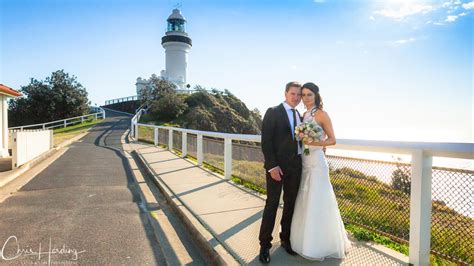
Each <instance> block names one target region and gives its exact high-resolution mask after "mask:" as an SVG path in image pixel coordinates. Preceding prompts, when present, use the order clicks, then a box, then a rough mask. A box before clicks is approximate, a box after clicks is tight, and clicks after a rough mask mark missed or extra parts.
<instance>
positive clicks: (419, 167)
mask: <svg viewBox="0 0 474 266" xmlns="http://www.w3.org/2000/svg"><path fill="white" fill-rule="evenodd" d="M140 116H141V111H140V112H139V113H137V115H135V116H134V118H135V119H132V129H133V133H134V134H132V136H133V137H134V139H135V141H136V140H138V127H139V126H142V127H151V128H153V131H154V143H155V145H158V129H165V130H168V134H169V135H168V149H169V150H172V149H173V131H177V132H181V133H182V134H183V135H182V138H181V139H182V144H181V145H182V149H181V150H182V157H185V156H186V155H187V134H195V135H196V136H197V149H196V154H197V161H198V165H199V166H201V165H202V163H203V136H207V137H214V138H220V139H224V176H225V178H227V179H229V178H231V173H232V141H234V140H236V141H250V142H257V143H260V142H261V135H245V134H228V133H220V132H208V131H199V130H190V129H183V128H175V127H167V126H155V125H149V124H141V123H138V121H139V117H140ZM331 148H334V149H341V150H356V151H369V152H384V153H397V154H407V155H411V158H412V161H411V166H412V176H411V180H412V182H411V193H410V194H411V195H410V240H409V254H410V263H411V264H414V265H428V264H429V255H430V238H431V179H432V173H431V171H432V170H431V169H432V158H433V157H434V156H436V157H448V158H457V159H470V160H472V159H474V144H473V143H437V142H399V141H374V140H353V139H339V140H338V141H337V145H335V146H331Z"/></svg>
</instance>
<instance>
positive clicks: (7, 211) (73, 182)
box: [0, 113, 165, 265]
mask: <svg viewBox="0 0 474 266" xmlns="http://www.w3.org/2000/svg"><path fill="white" fill-rule="evenodd" d="M129 124H130V117H126V116H121V115H113V114H111V113H108V118H107V119H106V120H105V121H104V122H102V123H100V124H98V125H97V126H95V127H94V128H93V129H91V131H90V133H89V134H88V135H86V136H85V137H83V138H82V139H81V140H80V141H79V142H75V143H73V144H72V145H71V146H70V148H69V150H68V151H67V152H66V153H64V154H63V155H62V156H61V157H60V158H58V159H57V160H56V161H54V162H53V163H52V164H51V165H49V166H48V167H47V168H46V169H45V170H44V171H42V172H41V173H39V174H38V175H37V176H36V177H35V178H34V179H32V180H31V181H30V182H29V183H28V184H26V185H25V186H24V187H23V188H21V190H19V191H18V192H16V193H15V194H14V195H13V196H11V197H9V198H8V199H7V200H5V201H4V202H3V203H1V204H0V248H2V249H1V250H0V264H13V265H35V264H41V265H44V264H48V263H49V264H51V265H58V264H60V265H74V264H77V265H105V264H107V265H156V264H159V265H162V264H164V263H165V261H164V258H163V255H162V254H161V251H160V248H159V244H158V243H157V241H156V238H155V236H154V234H153V229H152V227H151V225H150V224H149V222H148V219H147V218H146V215H147V214H146V213H144V211H143V210H142V209H141V208H140V197H139V194H138V192H137V190H136V188H135V185H134V182H133V177H132V174H131V171H130V168H129V166H128V163H127V160H126V158H125V157H124V156H123V155H122V154H121V153H120V152H119V151H117V150H116V149H113V148H111V147H112V146H114V145H116V144H117V143H118V142H119V141H120V136H122V135H123V134H124V132H125V131H126V130H127V128H128V127H129Z"/></svg>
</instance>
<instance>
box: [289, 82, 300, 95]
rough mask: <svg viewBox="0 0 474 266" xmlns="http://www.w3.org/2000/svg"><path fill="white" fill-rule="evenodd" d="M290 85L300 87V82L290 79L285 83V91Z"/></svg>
mask: <svg viewBox="0 0 474 266" xmlns="http://www.w3.org/2000/svg"><path fill="white" fill-rule="evenodd" d="M291 87H296V88H299V89H301V83H299V82H298V81H291V82H288V83H286V86H285V92H288V90H289V89H290V88H291Z"/></svg>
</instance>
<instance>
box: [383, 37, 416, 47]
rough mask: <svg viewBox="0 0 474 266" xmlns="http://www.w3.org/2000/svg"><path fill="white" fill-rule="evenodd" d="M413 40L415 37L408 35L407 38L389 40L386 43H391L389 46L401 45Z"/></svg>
mask: <svg viewBox="0 0 474 266" xmlns="http://www.w3.org/2000/svg"><path fill="white" fill-rule="evenodd" d="M415 41H416V38H414V37H410V38H408V39H401V40H396V41H391V42H388V44H389V45H391V46H401V45H404V44H409V43H413V42H415Z"/></svg>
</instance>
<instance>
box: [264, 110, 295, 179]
mask: <svg viewBox="0 0 474 266" xmlns="http://www.w3.org/2000/svg"><path fill="white" fill-rule="evenodd" d="M283 107H285V110H286V115H287V116H288V120H289V121H290V131H291V135H292V136H293V139H294V138H295V127H297V126H299V125H300V124H301V117H300V115H299V113H298V111H296V108H293V107H291V106H290V105H289V104H287V103H286V102H283ZM291 109H295V112H296V126H295V125H293V111H291ZM297 146H298V155H301V154H302V149H301V146H300V145H297ZM277 167H278V166H275V167H273V168H272V169H270V170H268V172H270V171H272V170H273V169H275V168H277Z"/></svg>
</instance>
